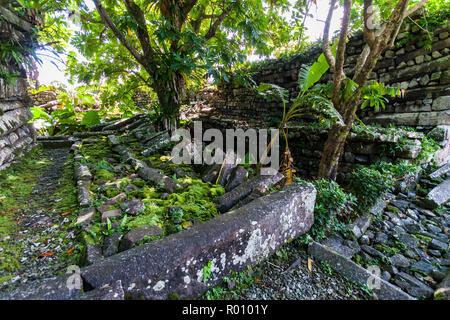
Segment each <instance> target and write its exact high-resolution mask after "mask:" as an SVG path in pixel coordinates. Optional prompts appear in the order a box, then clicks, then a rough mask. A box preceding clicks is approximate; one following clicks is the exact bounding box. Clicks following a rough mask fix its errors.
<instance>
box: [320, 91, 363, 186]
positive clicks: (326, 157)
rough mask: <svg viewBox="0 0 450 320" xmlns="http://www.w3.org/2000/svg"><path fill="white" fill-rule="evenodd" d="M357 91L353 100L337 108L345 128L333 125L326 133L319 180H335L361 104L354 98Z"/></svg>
mask: <svg viewBox="0 0 450 320" xmlns="http://www.w3.org/2000/svg"><path fill="white" fill-rule="evenodd" d="M357 91H358V92H355V96H354V97H353V98H351V99H350V100H349V101H347V102H346V103H344V104H343V105H342V106H338V109H339V110H343V112H344V114H343V120H344V123H345V126H342V125H339V124H337V123H335V124H334V125H333V126H332V127H331V129H330V131H329V132H328V138H327V140H326V141H325V145H324V148H323V151H322V159H321V160H320V164H319V172H318V175H317V176H318V178H319V179H330V180H336V176H337V172H338V168H339V158H340V157H341V156H342V154H343V153H344V147H345V141H346V140H347V136H348V134H349V133H350V131H351V129H352V126H353V122H354V121H355V114H356V110H357V108H358V106H359V105H360V103H361V99H360V98H356V97H358V95H359V90H357Z"/></svg>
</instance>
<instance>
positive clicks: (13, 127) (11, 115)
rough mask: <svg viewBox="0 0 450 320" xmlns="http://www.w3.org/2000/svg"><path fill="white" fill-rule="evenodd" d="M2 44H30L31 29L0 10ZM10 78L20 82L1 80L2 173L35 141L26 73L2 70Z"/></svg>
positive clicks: (17, 69)
mask: <svg viewBox="0 0 450 320" xmlns="http://www.w3.org/2000/svg"><path fill="white" fill-rule="evenodd" d="M0 10H1V14H0V42H4V41H9V40H10V39H15V40H16V41H17V42H18V43H29V41H33V40H32V39H30V34H31V29H32V25H31V24H29V23H28V22H26V21H24V20H23V19H21V18H19V17H18V16H16V15H15V14H14V13H13V12H12V11H10V10H8V9H5V8H0ZM2 71H3V72H5V73H7V74H17V75H19V78H17V79H15V80H7V79H6V78H1V77H0V170H3V169H5V168H6V167H8V166H9V165H10V164H11V163H12V162H13V161H14V160H15V159H16V158H17V157H18V156H19V155H20V154H21V153H23V152H24V151H27V150H29V149H30V148H31V147H32V145H33V143H34V141H35V131H34V127H33V125H32V124H30V123H28V121H29V120H31V119H32V117H33V115H32V113H31V111H30V107H31V106H33V101H32V100H31V98H30V97H29V96H28V90H27V80H26V74H25V70H24V69H23V67H22V66H17V65H14V64H13V63H11V64H10V65H8V66H3V67H2Z"/></svg>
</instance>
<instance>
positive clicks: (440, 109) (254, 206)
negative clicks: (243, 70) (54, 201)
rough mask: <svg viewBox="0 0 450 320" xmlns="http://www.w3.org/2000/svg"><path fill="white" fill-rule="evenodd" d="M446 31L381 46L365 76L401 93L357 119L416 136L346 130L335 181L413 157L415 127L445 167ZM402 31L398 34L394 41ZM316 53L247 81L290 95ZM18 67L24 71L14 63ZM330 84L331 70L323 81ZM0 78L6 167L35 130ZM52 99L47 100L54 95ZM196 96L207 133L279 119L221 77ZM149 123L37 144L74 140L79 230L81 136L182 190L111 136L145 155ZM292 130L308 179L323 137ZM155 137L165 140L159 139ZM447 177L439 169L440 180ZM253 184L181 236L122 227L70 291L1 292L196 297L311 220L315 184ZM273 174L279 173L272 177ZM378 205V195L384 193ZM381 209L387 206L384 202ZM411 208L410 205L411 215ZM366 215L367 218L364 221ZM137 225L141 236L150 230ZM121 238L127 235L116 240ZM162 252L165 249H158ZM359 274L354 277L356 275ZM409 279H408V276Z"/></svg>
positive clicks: (355, 270)
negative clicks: (135, 144)
mask: <svg viewBox="0 0 450 320" xmlns="http://www.w3.org/2000/svg"><path fill="white" fill-rule="evenodd" d="M2 23H4V24H5V23H6V24H8V26H9V28H10V29H9V30H13V31H11V32H14V33H17V34H18V35H19V36H26V29H24V28H23V26H19V25H20V23H19V22H18V21H15V20H14V21H12V22H11V21H3V22H2ZM25 26H27V24H25ZM447 29H448V26H446V27H445V28H441V29H439V30H436V32H435V33H436V37H435V40H434V41H433V44H432V51H431V52H430V51H427V50H426V49H424V48H422V47H420V45H419V43H406V44H404V45H403V46H402V47H400V48H398V49H397V50H396V51H388V52H386V53H385V55H384V57H383V59H381V60H380V61H379V63H378V64H377V67H376V69H375V70H374V72H373V74H372V75H371V79H377V80H379V81H384V82H386V83H387V84H390V85H393V86H400V87H401V88H403V89H406V95H405V96H404V97H403V98H399V99H394V100H392V101H391V102H390V103H389V105H388V107H387V108H386V110H380V111H379V112H373V111H363V112H361V113H360V114H359V116H360V117H361V118H362V119H364V121H366V122H368V123H371V122H372V123H382V124H386V123H387V122H394V123H396V124H397V125H399V126H413V127H415V128H416V129H417V132H410V131H406V130H404V131H401V130H400V131H399V132H398V133H397V134H395V135H390V134H389V133H388V132H383V131H382V130H381V131H379V132H373V133H369V134H368V133H363V132H352V133H351V135H350V137H349V140H348V143H347V146H346V150H345V154H344V155H343V159H342V161H341V168H340V175H341V176H340V179H343V178H344V177H345V174H346V173H348V172H350V171H351V170H352V169H353V168H354V167H355V165H356V164H363V165H369V164H371V163H374V162H375V161H377V160H380V159H385V160H393V159H397V158H401V159H405V160H413V159H415V158H416V157H417V155H418V154H419V152H420V146H421V140H422V139H423V137H424V133H430V132H434V136H433V137H436V138H435V140H436V141H438V142H439V143H440V144H441V146H442V149H441V150H440V151H439V152H438V154H437V155H436V158H437V159H438V161H439V162H440V163H445V162H448V160H449V152H450V142H449V141H450V137H449V130H450V107H449V103H448V102H449V90H448V86H449V84H450V81H449V66H450V64H449V63H450V60H449V54H448V53H449V51H450V50H449V47H450V38H449V34H448V31H447ZM406 31H408V30H405V32H406ZM411 31H412V30H411ZM404 36H405V35H404V33H402V34H401V35H400V37H399V40H401V39H402V38H403V37H404ZM361 50H362V40H361V35H358V34H357V35H355V37H354V38H353V39H352V40H351V41H350V43H349V46H348V51H347V54H348V56H349V58H348V59H347V63H348V65H347V66H346V72H347V73H348V74H351V68H352V65H353V63H354V61H355V58H356V55H357V54H358V53H360V52H361ZM319 54H320V49H319V48H313V49H312V50H311V51H309V52H307V53H306V54H301V55H298V56H294V57H292V58H290V59H288V60H287V61H285V60H277V61H272V62H269V63H268V64H266V65H265V66H263V67H261V68H259V69H257V70H255V76H254V78H255V79H256V81H257V82H269V83H274V84H277V85H281V86H283V87H286V88H288V89H289V91H290V94H291V96H295V94H296V93H297V91H296V90H297V84H296V82H297V75H298V71H299V69H300V67H301V66H302V65H304V64H307V63H310V62H311V61H313V60H314V59H315V58H316V57H317V56H318V55H319ZM16 71H17V72H21V74H23V70H16ZM329 79H330V76H329V75H328V76H327V77H325V78H324V79H323V81H328V80H329ZM2 81H3V80H0V107H1V109H0V112H1V113H0V125H1V126H0V129H2V131H1V132H0V143H1V145H0V147H1V149H0V169H3V168H5V167H6V166H7V165H8V164H10V163H11V161H13V160H14V157H15V153H16V152H20V151H22V150H26V149H27V147H30V146H31V145H32V143H33V141H34V138H33V137H34V130H33V127H32V125H29V124H27V123H26V122H27V121H28V120H29V119H30V118H31V114H30V112H29V109H28V108H29V107H30V106H31V104H32V103H31V100H30V99H29V98H28V95H27V94H26V85H25V79H19V80H18V82H17V83H16V85H14V86H11V85H6V83H4V82H2ZM49 96H50V98H51V99H53V96H52V95H49ZM39 99H40V98H38V97H36V99H35V101H38V102H37V103H39V104H42V103H44V104H45V103H48V102H49V101H46V100H45V99H44V98H42V99H41V100H39ZM198 100H199V101H198V102H199V103H200V104H204V105H208V106H209V107H210V108H209V111H210V113H207V114H203V115H200V118H199V119H201V120H202V121H203V122H204V124H205V125H204V129H207V128H208V127H214V128H221V129H223V130H225V129H227V128H233V127H236V126H238V127H241V128H244V129H245V128H249V127H255V126H256V127H258V126H260V125H265V122H270V121H272V120H273V119H274V118H278V117H279V116H280V114H281V113H282V109H281V105H280V104H279V103H277V102H271V103H267V102H266V101H264V100H263V99H261V98H259V97H257V96H256V94H255V92H254V91H251V90H250V89H247V88H244V87H241V86H238V85H234V84H231V83H229V84H221V85H220V86H219V89H218V90H217V91H211V90H203V91H202V92H201V93H200V95H199V97H198ZM52 101H54V100H52ZM139 103H141V104H143V105H144V104H146V101H145V97H144V98H143V99H139ZM148 129H149V123H148V121H146V119H145V118H143V117H140V116H137V117H134V118H130V119H125V120H121V121H118V122H111V123H106V124H101V125H99V126H97V127H95V128H91V130H90V132H83V133H76V134H74V135H73V136H72V137H64V136H60V137H45V138H44V137H40V138H39V139H38V140H39V142H41V143H42V144H44V145H47V146H50V147H61V146H66V147H69V146H71V150H72V151H73V152H74V159H75V161H76V166H75V176H76V177H77V180H78V181H77V186H78V196H79V204H80V208H81V209H80V212H79V220H78V221H79V222H80V223H86V222H87V224H86V225H87V226H89V222H90V221H93V220H94V219H95V214H96V212H97V211H99V208H96V207H94V204H93V202H92V199H91V196H90V194H89V191H88V190H87V188H86V186H87V185H88V184H89V182H90V179H91V178H92V176H91V174H90V172H89V169H88V168H87V167H86V166H83V159H82V156H81V154H80V153H79V144H80V141H81V139H83V138H89V137H99V136H103V137H108V141H109V143H110V144H111V146H112V147H113V150H114V152H115V153H116V154H117V155H119V156H120V157H121V158H122V160H123V161H124V162H125V163H127V164H129V165H132V166H134V167H135V168H138V170H137V175H138V176H139V177H140V178H142V179H144V180H148V181H155V182H157V183H158V184H160V185H161V186H162V187H163V188H164V189H165V190H166V191H168V192H169V193H172V192H175V190H176V189H177V188H178V187H179V186H177V185H176V184H175V183H174V182H173V180H171V179H170V178H169V177H167V176H164V175H163V174H162V173H161V171H160V170H158V169H157V168H152V167H150V166H148V165H147V164H146V163H144V162H142V161H141V160H138V159H136V158H135V157H134V155H133V152H132V151H131V150H130V149H129V148H128V147H127V146H126V145H122V144H121V143H120V137H119V139H118V136H119V135H121V134H126V135H128V134H134V135H135V136H136V137H137V138H138V139H139V140H140V141H141V143H142V144H143V145H144V146H145V148H146V150H145V151H144V152H145V153H146V154H147V155H151V154H153V153H154V152H155V151H157V150H160V149H161V146H163V147H164V146H165V144H166V142H167V141H166V140H167V139H166V138H167V135H165V133H164V132H160V133H155V132H151V134H150V137H148V135H147V133H148V132H147V131H148ZM140 130H141V131H140ZM150 131H151V130H150ZM142 132H144V133H142ZM289 133H290V140H291V141H293V142H292V143H291V146H290V148H291V150H292V151H293V153H294V154H293V155H294V159H295V160H296V161H297V163H296V165H297V166H298V167H299V168H301V170H303V171H300V172H299V173H300V175H301V176H304V177H312V176H314V175H315V173H316V170H317V164H318V159H320V156H321V150H322V146H323V143H324V141H325V138H326V134H327V132H326V130H323V129H313V128H310V127H308V126H304V125H298V126H294V127H292V128H291V129H290V131H289ZM146 135H147V136H146ZM162 136H164V137H165V138H164V139H166V140H164V139H161V137H162ZM400 141H402V145H401V148H399V149H396V150H395V151H394V152H392V153H390V154H389V153H385V152H384V151H385V150H386V149H391V148H390V147H391V146H393V145H397V144H398V143H399V142H400ZM427 161H431V159H425V161H424V162H427ZM210 169H211V170H212V171H211V170H209V169H208V170H209V171H208V170H207V172H203V173H204V174H205V175H208V173H211V174H213V175H214V178H213V180H214V179H216V178H218V177H219V176H220V173H219V176H218V175H217V174H218V173H217V172H213V170H215V169H214V168H210ZM216 169H217V168H216ZM216 171H217V170H216ZM444 174H446V173H442V174H440V175H444ZM227 179H228V178H227ZM258 179H261V178H259V177H256V178H253V179H250V180H248V181H246V182H242V181H241V182H240V183H239V184H236V185H234V186H233V188H230V189H229V190H227V193H226V194H224V195H223V196H221V197H219V199H217V205H218V207H219V209H220V211H221V213H225V214H221V215H219V216H218V217H216V218H214V219H212V220H210V221H207V222H205V223H202V224H200V225H195V226H193V227H192V228H190V229H188V230H184V231H183V232H179V233H176V234H172V235H170V236H167V237H164V238H162V239H159V240H157V241H152V242H150V243H146V244H144V245H139V246H135V247H133V245H134V244H135V243H138V242H139V241H137V240H136V239H135V238H138V239H140V240H142V238H141V237H140V235H139V234H133V235H129V234H127V235H126V236H125V237H124V239H122V242H121V243H120V246H119V241H120V240H119V241H117V243H116V244H117V246H119V247H118V251H119V252H118V253H117V252H116V251H114V252H113V254H111V255H109V254H108V256H107V255H106V254H105V252H106V248H105V245H103V247H98V246H97V247H89V246H88V252H87V257H86V258H87V259H88V260H89V263H88V265H87V266H85V267H83V268H82V269H81V270H80V273H79V275H80V277H81V279H82V280H83V281H82V285H81V287H78V288H75V289H73V288H71V287H70V286H68V285H67V284H68V283H69V282H68V281H70V278H71V277H72V276H73V275H71V274H64V275H60V276H58V277H55V278H51V279H46V280H42V281H36V282H34V283H32V284H28V285H27V286H26V287H24V288H19V289H17V290H15V291H13V292H10V293H8V294H7V295H6V296H3V297H1V298H3V299H123V298H125V297H126V298H135V299H138V298H147V299H167V298H169V297H170V296H172V295H173V294H176V295H177V296H178V297H179V298H192V297H195V296H198V295H199V294H201V293H203V292H204V291H205V290H206V289H207V288H208V286H210V285H216V284H218V283H220V281H221V279H222V277H224V276H226V275H227V274H228V272H229V271H241V270H243V269H244V268H245V267H246V266H247V265H249V264H252V265H253V264H257V263H258V262H260V261H261V260H262V259H264V258H266V257H268V256H269V255H270V254H271V253H273V252H274V251H275V250H277V249H278V248H279V247H280V246H281V245H283V244H284V243H285V242H287V241H288V240H289V239H293V238H295V237H297V236H299V235H301V234H305V233H306V232H308V230H309V229H310V228H311V226H312V224H313V221H314V214H313V211H314V202H315V197H316V191H315V190H314V188H313V187H312V185H310V184H307V183H303V184H295V185H292V186H288V187H286V188H285V189H284V190H283V192H274V193H270V194H269V195H265V196H261V195H262V194H259V193H258V192H256V193H255V192H253V191H255V190H256V191H257V189H258V186H260V185H261V184H267V185H269V184H273V181H272V182H270V183H269V182H267V181H265V180H264V181H260V180H258ZM271 179H272V180H277V181H278V180H279V179H278V178H277V177H274V178H271ZM440 186H441V185H440ZM442 188H444V193H445V190H448V188H449V187H448V183H447V184H445V185H444V186H443V187H442V186H441V189H442ZM431 193H432V192H431ZM255 194H256V196H255ZM441 195H442V192H439V194H438V196H437V197H434V198H433V199H432V200H433V201H434V202H435V203H434V205H436V204H437V205H440V204H443V203H444V202H445V201H448V196H447V198H446V199H441V198H439V197H440V196H441ZM382 200H383V201H384V199H382ZM383 201H382V202H383ZM399 203H401V202H399ZM385 205H386V201H384V206H385ZM394 206H395V205H394ZM399 206H400V205H399ZM383 208H384V207H383ZM383 208H382V209H381V210H383ZM408 210H409V209H408ZM421 210H422V209H421ZM115 211H116V212H114V214H121V213H120V212H118V211H120V210H119V209H116V210H115ZM379 212H380V211H379V210H378V211H374V212H371V213H368V214H371V215H376V214H378V213H379ZM420 212H422V211H420ZM424 212H426V213H424V214H425V215H426V214H429V213H428V211H424ZM106 213H107V214H106ZM413 213H414V212H413ZM105 214H106V215H105ZM108 214H111V216H110V217H112V213H111V212H110V211H106V212H102V215H101V219H102V221H104V220H105V219H106V218H105V217H107V215H108ZM409 214H410V213H409V211H408V217H409ZM364 219H366V220H364ZM369 220H372V217H371V218H370V219H369ZM394 221H395V220H394ZM366 222H367V215H365V216H363V217H362V218H361V219H360V220H358V221H356V222H355V223H354V225H352V226H351V227H352V228H353V229H352V230H351V231H352V232H353V233H354V234H356V235H355V237H356V238H357V239H366V238H364V236H366V235H364V232H365V231H366V230H367V229H368V225H370V222H369V223H366ZM139 231H143V232H144V233H145V232H147V231H148V230H139ZM124 240H126V241H128V242H127V243H125V242H124ZM369 240H370V239H369ZM339 241H340V242H339ZM364 241H366V240H364ZM337 242H339V248H341V247H345V246H343V245H342V244H343V243H344V240H343V239H338V240H337ZM434 246H436V243H435V244H434ZM330 247H332V243H330ZM442 248H443V247H442ZM326 249H327V247H324V246H321V245H320V244H317V243H313V244H312V245H311V246H310V248H309V252H310V254H311V255H313V256H314V257H317V258H318V259H324V260H327V259H328V260H330V258H329V257H328V255H329V252H328V251H327V250H326ZM369 249H370V248H368V249H367V251H368V252H370V250H369ZM336 250H337V251H338V250H340V249H336ZM168 252H170V254H167V253H168ZM102 255H103V256H102ZM333 257H334V258H333V259H335V260H337V262H336V265H338V266H342V265H346V264H347V263H348V261H347V260H348V259H347V260H342V259H344V258H346V257H345V256H344V255H341V256H339V257H337V258H336V256H333ZM347 258H348V257H347ZM401 262H403V261H401ZM208 264H209V265H210V271H211V277H210V278H208V279H205V277H204V268H205V266H207V265H208ZM343 268H344V267H343ZM348 270H350V272H349V271H348ZM344 272H349V273H348V274H350V275H355V277H356V275H358V274H359V275H361V277H362V278H364V279H365V278H367V276H368V274H367V271H366V270H365V269H364V268H361V267H358V266H355V265H353V264H351V265H350V267H348V268H347V269H346V270H344ZM403 277H404V278H406V279H409V278H407V277H408V275H403ZM358 279H359V278H358ZM358 279H357V278H355V281H358ZM409 281H413V280H411V279H409ZM399 286H400V287H401V288H402V289H403V290H405V291H407V292H408V293H409V294H411V295H412V296H414V297H416V296H415V294H416V293H417V292H418V291H417V290H418V289H416V288H413V289H411V291H409V289H408V288H409V287H406V286H405V287H403V286H402V285H399ZM418 286H419V288H420V289H421V290H422V291H420V290H419V292H420V293H422V292H426V293H427V294H429V290H428V289H427V288H425V289H424V288H423V286H422V287H421V284H418ZM414 290H416V291H414ZM377 293H378V294H379V297H380V298H395V299H410V298H411V296H410V295H409V294H407V293H405V292H403V291H402V290H400V289H399V288H397V287H395V286H393V285H391V284H389V283H387V281H384V282H382V289H381V291H379V292H378V291H377Z"/></svg>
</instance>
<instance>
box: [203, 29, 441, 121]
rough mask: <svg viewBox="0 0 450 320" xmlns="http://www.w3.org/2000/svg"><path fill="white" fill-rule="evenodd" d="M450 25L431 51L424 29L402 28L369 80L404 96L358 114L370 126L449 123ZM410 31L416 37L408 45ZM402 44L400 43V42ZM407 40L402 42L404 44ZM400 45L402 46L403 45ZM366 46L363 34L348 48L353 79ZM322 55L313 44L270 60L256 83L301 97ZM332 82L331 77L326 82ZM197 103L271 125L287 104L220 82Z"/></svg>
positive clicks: (258, 72)
mask: <svg viewBox="0 0 450 320" xmlns="http://www.w3.org/2000/svg"><path fill="white" fill-rule="evenodd" d="M448 29H449V26H442V27H441V28H439V29H437V30H435V31H434V38H433V41H432V44H431V49H428V48H426V47H425V46H424V45H425V40H426V37H427V35H426V34H421V33H420V30H417V31H416V30H408V29H404V30H403V32H402V33H400V34H399V37H398V39H397V45H396V49H393V50H388V51H386V52H385V53H384V54H383V56H382V57H381V59H380V60H379V61H378V63H377V65H376V67H375V68H374V70H373V72H372V73H371V74H370V78H369V80H377V81H379V82H383V83H385V84H386V85H389V86H393V87H399V88H402V89H405V94H404V96H403V97H401V98H400V97H399V98H394V99H391V100H390V102H389V103H388V104H387V106H386V109H384V110H383V109H381V110H378V111H375V110H374V109H370V108H367V109H365V110H363V111H361V112H360V113H359V116H360V118H361V119H363V121H364V122H367V123H380V124H383V125H386V124H390V123H394V124H396V125H399V126H412V127H416V128H418V129H419V130H422V129H423V130H430V129H432V128H433V127H435V126H437V125H447V126H448V125H450V103H449V102H450V89H449V88H448V87H449V84H450V55H449V52H450V37H449V32H448ZM408 32H410V33H412V34H414V33H415V34H416V37H410V38H411V40H409V41H406V42H405V40H406V37H407V34H408ZM400 41H401V42H400ZM403 42H404V43H403ZM400 44H401V45H400ZM363 47H364V40H363V35H362V33H357V34H355V35H354V36H353V37H352V39H351V40H350V41H349V43H348V45H347V51H346V56H347V57H346V60H345V63H346V64H345V66H344V71H345V73H346V74H347V76H349V77H351V76H352V75H353V73H354V68H355V64H356V61H357V58H358V56H359V54H360V53H361V52H362V49H363ZM320 54H321V48H320V47H319V46H315V47H313V48H312V49H310V50H309V51H308V52H306V53H301V54H298V55H295V56H292V57H289V58H284V59H277V60H272V61H269V62H267V63H265V64H264V65H262V66H260V67H258V68H255V69H252V70H249V71H248V72H249V73H250V74H252V77H253V80H255V81H256V83H258V84H259V83H261V82H266V83H272V84H276V85H279V86H281V87H284V88H286V89H288V90H289V93H290V98H295V97H296V96H297V95H298V91H299V90H298V84H297V80H298V73H299V71H300V69H301V67H302V66H305V65H308V64H311V63H313V62H314V61H315V60H316V59H317V57H318V56H319V55H320ZM329 80H331V74H330V73H327V74H326V75H324V77H323V78H322V82H327V81H329ZM197 99H198V101H201V102H204V103H206V104H209V105H211V106H213V107H214V108H215V109H216V110H217V111H219V112H220V113H221V115H222V116H223V117H227V118H240V119H255V120H262V121H266V122H270V121H272V120H273V119H280V118H281V116H282V114H283V105H282V104H281V103H280V102H277V101H272V102H267V101H266V100H265V99H264V98H263V97H261V96H258V95H257V93H256V91H255V90H254V89H251V88H245V87H244V86H241V85H239V84H236V83H233V82H229V83H225V82H224V83H221V84H219V86H218V89H217V90H215V89H205V90H203V91H201V92H200V93H199V94H198V96H197Z"/></svg>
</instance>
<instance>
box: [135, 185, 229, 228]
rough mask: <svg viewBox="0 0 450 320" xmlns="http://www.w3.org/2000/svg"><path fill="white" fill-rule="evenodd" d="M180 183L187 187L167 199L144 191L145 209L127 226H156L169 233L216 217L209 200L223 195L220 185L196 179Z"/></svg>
mask: <svg viewBox="0 0 450 320" xmlns="http://www.w3.org/2000/svg"><path fill="white" fill-rule="evenodd" d="M179 180H180V182H181V183H183V184H184V185H186V189H185V191H183V192H181V193H173V194H171V195H169V196H168V198H167V199H166V200H163V199H160V198H158V192H156V191H155V190H154V188H145V191H144V194H146V195H147V197H146V198H144V199H143V202H144V204H145V210H144V211H143V212H142V214H140V215H138V216H137V217H133V218H130V220H129V222H128V223H127V226H128V227H130V228H137V227H140V226H143V225H148V224H157V225H159V226H161V227H163V229H164V231H165V233H166V234H170V233H174V232H177V231H181V230H182V229H183V228H187V227H189V226H190V225H191V224H192V223H193V222H194V221H199V222H205V221H208V220H210V219H212V218H214V217H215V216H217V214H218V213H217V209H216V207H215V205H214V203H213V202H212V201H213V199H214V198H216V197H218V196H220V195H222V194H224V193H225V190H224V189H223V188H222V187H221V186H217V185H212V184H211V183H204V182H202V181H201V180H200V179H196V178H189V177H187V178H182V179H179ZM169 208H171V210H169ZM172 208H173V209H172Z"/></svg>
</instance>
